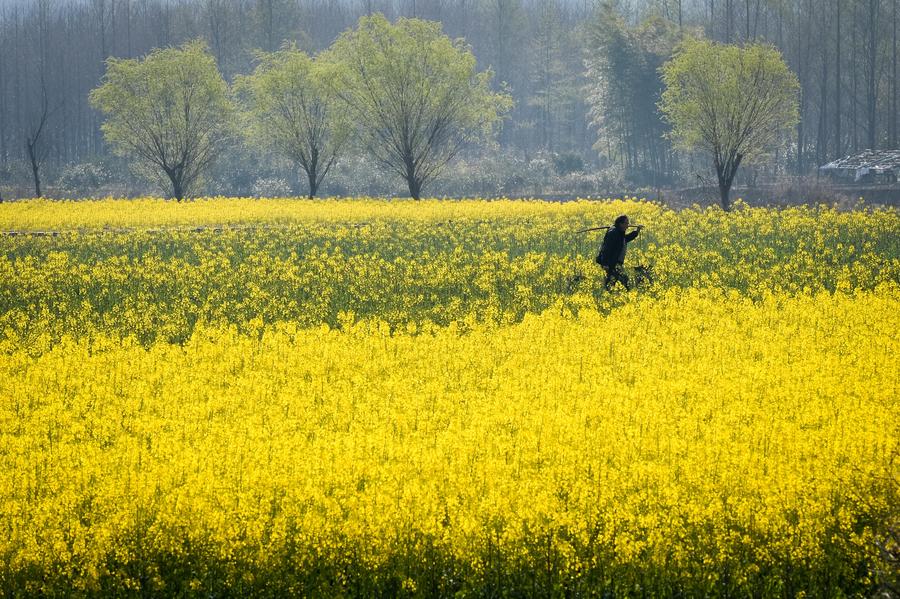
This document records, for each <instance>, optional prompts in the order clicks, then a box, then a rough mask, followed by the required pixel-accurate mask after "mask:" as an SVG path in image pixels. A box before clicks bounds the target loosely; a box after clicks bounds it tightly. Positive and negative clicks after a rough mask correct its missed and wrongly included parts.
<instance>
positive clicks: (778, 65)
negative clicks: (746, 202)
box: [660, 39, 800, 210]
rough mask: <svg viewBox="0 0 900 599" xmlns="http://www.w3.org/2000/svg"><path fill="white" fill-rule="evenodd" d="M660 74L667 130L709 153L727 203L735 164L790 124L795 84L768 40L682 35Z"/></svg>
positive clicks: (755, 154)
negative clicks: (732, 41)
mask: <svg viewBox="0 0 900 599" xmlns="http://www.w3.org/2000/svg"><path fill="white" fill-rule="evenodd" d="M662 74H663V81H664V82H665V84H666V89H665V91H664V92H663V95H662V99H661V100H660V109H661V110H662V111H663V113H664V114H665V116H666V118H667V119H668V121H669V122H670V123H671V125H672V130H673V131H672V135H673V137H674V139H675V141H676V142H677V143H678V144H679V145H681V146H682V147H685V148H688V149H694V148H699V149H701V150H705V151H707V152H709V153H710V154H711V155H712V158H713V165H714V166H715V170H716V176H717V177H718V181H719V192H720V194H721V200H722V208H723V209H725V210H729V209H730V208H731V200H730V197H729V195H730V192H731V184H732V183H733V181H734V176H735V174H736V173H737V170H738V168H739V167H740V166H741V163H742V162H746V161H751V160H756V159H760V158H762V157H763V156H765V155H767V152H769V151H771V150H773V149H774V148H775V147H777V145H778V143H779V142H780V141H781V140H782V138H783V133H785V132H786V131H787V130H789V129H790V128H791V127H793V126H794V125H795V124H796V123H797V121H798V101H797V94H798V91H799V88H800V83H799V82H798V81H797V77H796V76H795V75H794V73H792V72H791V70H790V69H789V68H788V66H787V64H785V62H784V60H783V59H782V57H781V53H780V52H778V50H776V49H775V48H773V47H771V46H765V45H761V44H754V45H749V46H746V47H744V48H739V47H737V46H728V45H722V44H717V43H714V42H710V41H706V40H698V39H688V40H686V41H685V42H683V43H682V44H681V46H680V47H679V49H678V50H677V52H676V54H675V56H674V57H673V58H672V60H670V61H669V62H667V63H666V64H665V65H664V66H663V68H662Z"/></svg>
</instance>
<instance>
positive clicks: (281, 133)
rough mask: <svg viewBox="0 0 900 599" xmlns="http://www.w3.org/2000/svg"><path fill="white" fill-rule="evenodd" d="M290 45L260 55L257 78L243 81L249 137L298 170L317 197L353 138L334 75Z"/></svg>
mask: <svg viewBox="0 0 900 599" xmlns="http://www.w3.org/2000/svg"><path fill="white" fill-rule="evenodd" d="M328 67H329V65H325V64H322V62H321V61H320V60H316V59H313V58H311V57H310V56H308V55H307V54H306V53H305V52H303V51H302V50H300V49H298V48H297V46H296V45H295V44H289V45H286V46H285V47H284V48H282V49H281V50H279V51H278V52H273V53H260V54H258V65H257V67H256V69H255V70H254V71H253V73H252V74H251V75H248V76H246V77H238V79H237V80H236V82H235V91H236V92H237V94H236V95H237V97H238V99H239V101H240V103H241V105H242V106H243V108H244V110H245V112H244V116H245V121H246V125H247V126H246V127H245V129H244V130H245V132H246V134H247V136H248V137H249V138H250V139H251V140H253V141H254V142H255V143H257V144H259V145H260V146H261V147H264V148H266V149H272V150H274V151H275V152H277V153H278V154H280V155H282V156H284V157H286V158H288V159H290V160H291V161H293V162H294V163H296V164H298V165H299V166H300V168H302V169H303V171H304V172H305V173H306V177H307V180H308V181H309V197H314V196H315V195H316V192H317V190H318V188H319V185H320V184H321V183H322V180H323V179H324V178H325V176H326V175H327V174H328V171H329V170H330V169H331V167H332V166H333V165H334V163H335V161H336V160H337V158H338V155H339V153H340V151H341V150H342V149H343V148H344V146H345V144H346V141H347V138H348V137H349V129H350V127H349V124H348V121H347V118H346V110H345V108H344V106H343V103H342V102H339V101H338V99H337V97H336V94H335V89H334V87H333V86H331V85H329V84H328V79H329V77H330V73H331V69H329V68H328Z"/></svg>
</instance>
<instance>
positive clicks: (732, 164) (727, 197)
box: [715, 154, 744, 212]
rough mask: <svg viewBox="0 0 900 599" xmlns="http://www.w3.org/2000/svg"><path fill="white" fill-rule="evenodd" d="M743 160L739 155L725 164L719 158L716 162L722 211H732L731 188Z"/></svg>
mask: <svg viewBox="0 0 900 599" xmlns="http://www.w3.org/2000/svg"><path fill="white" fill-rule="evenodd" d="M743 159H744V156H743V155H742V154H738V155H737V156H735V157H734V159H733V160H732V159H729V160H727V161H726V162H725V163H724V164H723V163H722V162H721V161H720V160H719V159H718V158H717V159H716V160H715V166H716V176H717V177H718V179H719V197H720V200H721V203H722V210H724V211H725V212H730V211H731V186H732V184H733V183H734V176H735V175H736V174H737V171H738V168H740V166H741V161H742V160H743Z"/></svg>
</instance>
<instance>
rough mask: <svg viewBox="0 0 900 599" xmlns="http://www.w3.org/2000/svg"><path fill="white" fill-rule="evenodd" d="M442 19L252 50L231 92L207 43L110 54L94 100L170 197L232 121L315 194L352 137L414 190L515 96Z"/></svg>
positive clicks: (222, 140)
mask: <svg viewBox="0 0 900 599" xmlns="http://www.w3.org/2000/svg"><path fill="white" fill-rule="evenodd" d="M490 77H491V73H490V72H489V71H485V72H478V71H477V69H476V63H475V57H474V56H473V55H472V53H471V51H470V50H469V49H468V48H467V47H466V46H465V45H464V44H463V42H462V41H461V40H451V39H450V38H449V37H447V36H446V35H444V34H443V33H442V32H441V29H440V24H439V23H436V22H432V21H423V20H420V19H400V20H398V21H397V23H396V24H391V23H390V22H389V21H388V20H387V19H386V18H385V17H384V16H382V15H380V14H377V15H373V16H371V17H363V18H361V19H360V21H359V24H358V26H357V27H356V28H355V29H351V30H348V31H346V32H344V33H343V34H342V35H341V36H339V37H338V39H337V40H336V41H335V43H334V44H333V45H332V46H331V47H330V48H329V49H328V50H327V51H325V52H322V53H320V54H319V55H317V56H315V57H310V56H308V55H307V54H306V53H305V52H303V51H302V50H300V49H298V48H297V47H296V46H295V45H286V46H285V47H283V48H282V49H281V50H278V51H276V52H271V53H266V52H260V53H259V54H258V64H257V66H256V69H255V70H254V71H253V73H251V74H249V75H246V76H239V77H237V78H236V80H235V83H234V85H233V86H232V88H231V89H230V90H229V86H228V85H227V84H226V82H225V80H224V79H223V77H222V75H221V74H220V73H219V70H218V68H217V66H216V62H215V59H214V57H213V56H212V55H211V54H210V52H209V51H208V49H207V47H206V45H205V44H204V43H203V42H191V43H188V44H186V45H184V46H182V47H181V48H169V49H163V50H156V51H154V52H152V53H151V54H150V55H149V56H147V57H146V58H144V59H142V60H137V59H126V60H119V59H110V60H109V62H108V69H107V72H106V75H105V76H104V78H103V83H102V85H101V86H100V87H98V88H97V89H95V90H94V91H93V92H92V93H91V102H92V103H93V104H94V106H95V107H96V108H98V109H99V110H100V111H102V112H103V113H104V114H105V115H106V116H107V120H106V122H105V123H104V124H103V126H102V130H103V133H104V135H105V136H106V139H107V141H108V142H109V143H110V144H112V146H113V147H114V148H115V149H116V151H117V152H119V153H121V154H123V155H126V156H129V157H131V158H133V159H135V160H137V162H138V168H140V169H141V171H142V172H143V173H144V174H145V175H146V176H147V177H148V178H150V179H151V180H155V181H156V182H158V183H159V184H161V185H162V186H163V187H165V188H167V191H168V192H169V193H170V194H171V195H172V196H173V197H175V198H178V199H182V198H184V197H185V196H188V195H190V194H192V193H193V192H194V191H195V190H196V189H197V187H198V185H199V184H200V183H201V181H202V179H203V175H204V174H205V173H206V172H207V171H208V169H209V167H210V165H211V164H212V162H213V161H214V160H215V158H216V157H217V156H218V155H219V154H220V153H221V151H222V149H223V147H224V146H225V145H226V144H228V143H229V141H230V139H231V138H233V137H235V136H236V135H237V131H238V130H239V131H240V132H241V134H242V135H243V136H244V137H245V138H246V140H247V141H249V142H250V143H253V144H259V145H260V146H263V147H265V148H267V149H269V150H271V151H273V152H275V153H277V154H279V155H281V156H282V157H284V158H286V159H289V160H290V161H291V162H292V163H293V164H296V165H297V167H298V168H300V169H302V171H303V172H304V174H305V175H306V179H307V181H308V184H309V196H310V197H313V196H315V195H316V193H317V190H318V188H319V185H320V184H321V182H322V180H323V179H324V178H325V176H326V175H327V174H328V171H329V170H330V169H331V167H332V166H333V165H334V163H335V161H336V160H337V158H338V157H339V155H340V154H341V152H342V151H344V150H345V149H346V148H347V146H348V144H347V142H348V140H349V139H351V138H353V139H354V140H356V142H357V143H356V144H354V145H355V147H359V148H362V149H364V150H365V151H366V153H367V154H368V155H369V156H370V157H371V158H372V159H374V160H375V161H377V162H378V163H379V164H380V165H381V166H382V167H384V168H385V169H387V170H388V171H390V172H393V173H395V174H397V175H399V176H401V177H402V178H403V179H404V180H405V182H406V184H407V186H408V188H409V194H410V196H412V197H413V198H416V199H419V197H420V196H421V193H422V189H423V188H424V186H425V185H427V184H428V183H429V182H430V181H431V180H433V179H434V177H435V176H436V175H437V174H438V173H439V172H440V170H441V169H442V168H443V167H444V166H445V165H446V164H447V163H448V162H449V161H451V160H452V159H453V158H454V157H455V156H456V155H457V154H458V153H459V151H460V150H461V149H462V148H463V147H464V146H465V145H466V144H468V143H471V142H479V141H485V140H489V139H490V138H491V137H492V135H493V133H494V132H495V128H496V126H497V125H498V124H499V121H500V119H501V117H502V115H503V114H504V113H505V112H507V111H508V110H509V109H510V108H511V105H512V101H511V99H510V98H509V96H508V95H506V94H503V93H498V92H494V91H492V90H491V88H490V85H489V83H490Z"/></svg>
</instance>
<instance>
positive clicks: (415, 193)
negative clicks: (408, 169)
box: [406, 177, 422, 200]
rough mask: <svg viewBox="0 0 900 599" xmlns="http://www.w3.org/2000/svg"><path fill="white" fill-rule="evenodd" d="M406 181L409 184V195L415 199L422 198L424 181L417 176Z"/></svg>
mask: <svg viewBox="0 0 900 599" xmlns="http://www.w3.org/2000/svg"><path fill="white" fill-rule="evenodd" d="M406 182H407V183H408V184H409V196H410V197H411V198H412V199H414V200H420V199H422V182H421V181H419V180H418V179H416V178H415V177H408V178H407V179H406Z"/></svg>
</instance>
